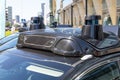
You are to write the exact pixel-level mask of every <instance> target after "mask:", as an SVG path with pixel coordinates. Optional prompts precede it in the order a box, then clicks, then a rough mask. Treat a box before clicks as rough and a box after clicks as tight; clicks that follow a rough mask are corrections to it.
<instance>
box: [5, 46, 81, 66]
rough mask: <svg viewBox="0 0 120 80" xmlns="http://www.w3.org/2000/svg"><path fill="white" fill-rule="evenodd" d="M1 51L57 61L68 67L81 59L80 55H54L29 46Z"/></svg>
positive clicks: (24, 56) (47, 60)
mask: <svg viewBox="0 0 120 80" xmlns="http://www.w3.org/2000/svg"><path fill="white" fill-rule="evenodd" d="M3 53H5V54H11V55H16V56H19V57H23V58H29V59H33V60H38V61H40V60H43V61H46V62H53V63H59V64H63V65H65V66H70V67H74V65H75V64H76V62H78V61H80V60H81V57H64V56H60V55H56V54H54V53H52V52H50V51H44V50H35V49H29V48H24V49H17V48H12V49H9V50H6V51H4V52H3Z"/></svg>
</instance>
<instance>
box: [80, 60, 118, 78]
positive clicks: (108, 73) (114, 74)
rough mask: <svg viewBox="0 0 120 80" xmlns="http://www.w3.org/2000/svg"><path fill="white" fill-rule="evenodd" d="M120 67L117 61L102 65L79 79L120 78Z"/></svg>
mask: <svg viewBox="0 0 120 80" xmlns="http://www.w3.org/2000/svg"><path fill="white" fill-rule="evenodd" d="M119 76H120V73H119V67H118V64H117V62H112V63H109V64H106V65H103V66H100V67H98V68H96V69H94V70H92V71H91V72H89V73H88V74H86V75H85V76H84V77H83V78H82V79H79V80H120V78H119Z"/></svg>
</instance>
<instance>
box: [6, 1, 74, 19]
mask: <svg viewBox="0 0 120 80" xmlns="http://www.w3.org/2000/svg"><path fill="white" fill-rule="evenodd" d="M60 1H61V0H57V9H59V8H60ZM71 2H72V0H65V2H64V3H65V5H68V4H69V3H71ZM41 3H45V15H47V14H48V13H49V11H50V10H49V0H6V7H7V6H12V8H13V9H12V10H13V19H15V15H20V18H24V19H27V20H30V18H31V17H32V16H37V15H38V12H41Z"/></svg>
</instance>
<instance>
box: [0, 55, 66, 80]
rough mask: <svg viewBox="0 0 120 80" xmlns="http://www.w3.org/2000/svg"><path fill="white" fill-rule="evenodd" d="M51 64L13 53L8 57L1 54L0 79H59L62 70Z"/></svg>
mask: <svg viewBox="0 0 120 80" xmlns="http://www.w3.org/2000/svg"><path fill="white" fill-rule="evenodd" d="M51 66H52V65H51ZM51 66H48V65H45V63H43V64H42V63H41V64H40V63H39V61H35V60H30V59H24V58H19V57H15V56H14V55H12V56H9V57H8V56H5V55H4V56H3V55H2V56H0V80H8V79H9V80H59V79H60V77H61V76H62V75H63V74H64V71H62V70H60V69H57V68H54V67H51ZM54 66H55V65H54Z"/></svg>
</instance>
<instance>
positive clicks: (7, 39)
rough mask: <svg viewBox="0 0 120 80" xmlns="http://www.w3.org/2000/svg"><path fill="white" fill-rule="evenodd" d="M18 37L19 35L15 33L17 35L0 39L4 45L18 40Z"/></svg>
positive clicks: (0, 43)
mask: <svg viewBox="0 0 120 80" xmlns="http://www.w3.org/2000/svg"><path fill="white" fill-rule="evenodd" d="M18 35H19V34H18V33H15V34H12V35H10V36H7V37H4V38H2V39H0V45H2V44H4V43H6V42H8V41H10V40H12V39H14V38H17V37H18Z"/></svg>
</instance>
